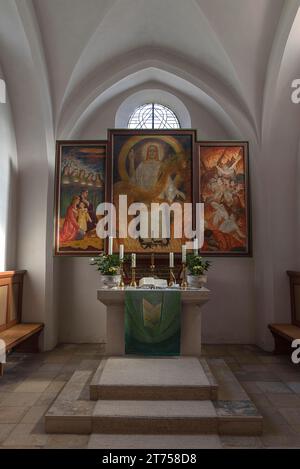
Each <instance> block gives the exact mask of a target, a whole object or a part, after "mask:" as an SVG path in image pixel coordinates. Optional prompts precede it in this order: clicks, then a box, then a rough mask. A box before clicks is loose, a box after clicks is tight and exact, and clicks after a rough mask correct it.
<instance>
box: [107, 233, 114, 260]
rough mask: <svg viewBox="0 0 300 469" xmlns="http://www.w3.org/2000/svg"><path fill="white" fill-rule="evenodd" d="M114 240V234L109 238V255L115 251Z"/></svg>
mask: <svg viewBox="0 0 300 469" xmlns="http://www.w3.org/2000/svg"><path fill="white" fill-rule="evenodd" d="M113 240H114V238H113V237H112V236H109V238H108V255H109V256H110V255H111V254H112V253H113Z"/></svg>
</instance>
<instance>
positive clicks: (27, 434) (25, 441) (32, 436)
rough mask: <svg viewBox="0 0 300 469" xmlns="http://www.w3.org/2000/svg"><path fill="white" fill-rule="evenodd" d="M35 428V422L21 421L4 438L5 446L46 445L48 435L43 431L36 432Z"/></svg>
mask: <svg viewBox="0 0 300 469" xmlns="http://www.w3.org/2000/svg"><path fill="white" fill-rule="evenodd" d="M34 430H35V428H34V425H33V424H29V423H19V424H18V425H16V426H15V428H14V429H13V431H12V432H11V433H10V434H9V436H8V437H7V438H6V439H5V440H4V443H3V446H4V447H14V448H18V447H20V446H38V447H43V446H45V445H46V443H47V440H48V435H46V434H45V433H42V432H41V431H38V432H36V433H35V432H34Z"/></svg>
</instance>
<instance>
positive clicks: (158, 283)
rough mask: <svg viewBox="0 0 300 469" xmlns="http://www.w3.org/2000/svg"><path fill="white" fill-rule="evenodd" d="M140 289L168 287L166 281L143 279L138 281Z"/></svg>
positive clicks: (151, 278)
mask: <svg viewBox="0 0 300 469" xmlns="http://www.w3.org/2000/svg"><path fill="white" fill-rule="evenodd" d="M139 286H140V287H155V288H166V287H167V286H168V282H167V280H165V279H163V278H154V277H143V278H141V279H140V281H139Z"/></svg>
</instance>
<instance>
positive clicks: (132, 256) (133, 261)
mask: <svg viewBox="0 0 300 469" xmlns="http://www.w3.org/2000/svg"><path fill="white" fill-rule="evenodd" d="M131 267H133V268H134V269H135V268H136V254H131Z"/></svg>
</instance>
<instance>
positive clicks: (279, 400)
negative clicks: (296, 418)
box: [266, 393, 300, 410]
mask: <svg viewBox="0 0 300 469" xmlns="http://www.w3.org/2000/svg"><path fill="white" fill-rule="evenodd" d="M266 397H267V399H268V400H269V401H270V402H271V403H272V405H273V406H275V407H277V408H279V407H292V408H294V409H295V410H296V409H299V408H300V397H299V396H297V395H296V394H292V393H291V394H287V393H286V394H279V393H275V394H274V393H266Z"/></svg>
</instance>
